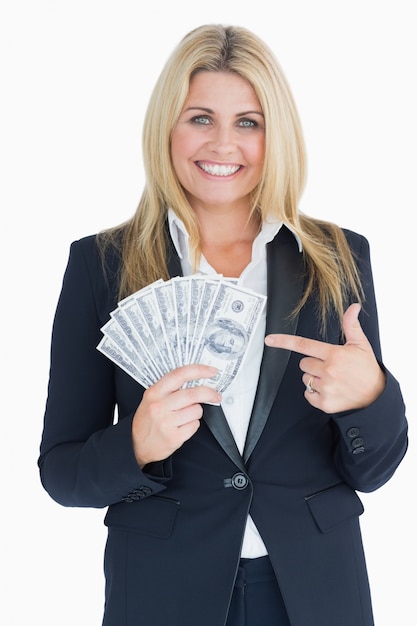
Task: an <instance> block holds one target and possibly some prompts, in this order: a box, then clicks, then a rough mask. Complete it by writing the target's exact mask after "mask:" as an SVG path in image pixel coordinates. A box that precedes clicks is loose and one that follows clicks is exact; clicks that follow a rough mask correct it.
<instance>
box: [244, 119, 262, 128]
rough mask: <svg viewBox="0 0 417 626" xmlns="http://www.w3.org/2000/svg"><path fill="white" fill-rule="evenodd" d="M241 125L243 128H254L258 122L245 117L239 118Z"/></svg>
mask: <svg viewBox="0 0 417 626" xmlns="http://www.w3.org/2000/svg"><path fill="white" fill-rule="evenodd" d="M239 126H241V127H242V128H254V127H256V126H258V123H257V122H255V121H254V120H250V119H248V118H244V119H242V120H239Z"/></svg>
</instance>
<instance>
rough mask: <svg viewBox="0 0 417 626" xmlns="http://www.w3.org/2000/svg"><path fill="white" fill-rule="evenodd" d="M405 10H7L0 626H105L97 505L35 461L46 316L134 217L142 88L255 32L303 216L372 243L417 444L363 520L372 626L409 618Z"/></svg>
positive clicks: (62, 5) (235, 5) (1, 131)
mask: <svg viewBox="0 0 417 626" xmlns="http://www.w3.org/2000/svg"><path fill="white" fill-rule="evenodd" d="M413 5H414V2H412V0H410V1H407V0H395V1H391V2H388V1H385V0H359V1H358V0H350V1H349V2H342V1H338V0H328V1H326V0H314V1H311V0H273V1H272V0H256V1H255V0H253V1H251V2H249V1H247V0H210V2H203V3H202V2H195V1H193V2H191V1H187V0H176V1H173V2H172V1H169V2H165V1H161V0H155V1H153V2H150V1H149V2H147V1H144V0H118V1H116V0H114V1H109V0H82V1H80V0H72V1H65V0H63V1H59V0H57V1H55V2H54V1H49V2H48V1H47V0H37V1H36V2H35V1H31V0H26V1H24V0H23V1H22V0H9V1H7V0H5V1H3V2H1V5H0V6H1V8H0V63H1V83H0V84H1V97H0V107H1V115H0V176H1V183H0V194H1V198H0V203H1V204H0V206H1V223H2V229H1V232H2V234H3V236H2V239H1V246H0V249H1V255H2V259H1V263H0V267H1V271H2V279H1V297H2V307H1V315H2V324H1V326H2V328H3V331H2V346H3V348H2V357H3V359H2V360H3V374H2V389H3V391H2V397H3V407H4V408H3V420H2V433H3V435H2V446H1V448H2V450H1V455H0V462H1V471H0V476H1V481H2V487H1V489H2V513H1V533H0V537H1V542H2V544H3V545H2V546H0V550H1V552H0V554H1V562H2V565H1V569H2V572H3V577H2V583H1V595H2V598H1V600H0V612H1V615H0V622H1V623H2V624H5V625H6V624H7V626H26V625H28V624H43V625H44V626H52V625H53V626H56V625H57V624H59V626H73V625H74V624H79V625H81V626H99V624H100V623H101V615H102V604H103V588H104V580H103V575H102V553H103V547H104V541H105V529H104V526H103V523H102V519H103V514H104V511H101V510H82V509H65V508H63V507H60V506H59V505H58V504H55V503H54V502H53V501H52V500H50V499H49V496H47V494H46V493H45V492H44V491H43V490H42V488H41V486H40V482H39V478H38V472H37V467H36V461H37V456H38V447H39V440H40V435H41V429H42V419H43V410H44V403H45V397H46V385H47V377H48V367H49V341H50V331H51V323H52V317H53V314H54V310H55V305H56V301H57V298H58V294H59V289H60V286H61V280H62V275H63V272H64V269H65V265H66V261H67V257H68V249H69V245H70V243H71V241H72V240H74V239H76V238H79V237H82V236H84V235H87V234H90V233H94V232H96V231H97V230H100V229H102V228H105V227H108V226H111V225H114V224H117V223H119V222H121V221H123V220H125V219H126V218H128V217H130V216H131V215H132V213H133V212H134V210H135V209H136V204H137V201H138V199H139V196H140V192H141V189H142V184H143V177H142V165H141V150H140V141H141V128H142V121H143V115H144V109H145V107H146V104H147V101H148V97H149V95H150V91H151V88H152V87H153V84H154V82H155V80H156V78H157V75H158V73H159V71H160V69H161V68H162V65H163V63H164V62H165V60H166V58H167V56H168V54H169V53H170V52H171V50H172V48H173V47H174V46H175V45H176V43H177V42H178V41H179V39H180V38H181V37H182V36H183V35H184V34H185V33H186V32H188V30H190V29H191V28H193V27H195V26H199V25H200V24H203V23H209V22H222V23H233V24H240V25H243V26H247V27H249V28H251V29H252V30H253V31H255V32H256V33H257V34H258V35H260V36H261V37H262V38H263V39H264V40H265V41H266V42H267V43H268V44H269V45H270V46H271V47H272V49H273V50H274V52H275V53H276V55H277V57H278V59H279V60H280V62H281V64H282V66H283V68H284V70H285V72H286V74H287V76H288V79H289V81H290V84H291V86H292V89H293V92H294V95H295V98H296V101H297V103H298V107H299V111H300V115H301V119H302V122H303V126H304V131H305V138H306V143H307V149H308V157H309V177H308V185H307V189H306V192H305V194H304V197H303V202H302V207H301V208H302V209H303V210H304V211H305V212H307V213H309V214H311V215H313V216H317V217H323V218H327V219H330V220H332V221H335V222H337V223H338V224H340V225H342V226H346V227H348V228H351V229H354V230H358V231H360V232H361V233H363V234H365V235H366V236H367V237H368V239H369V241H370V243H371V251H372V261H373V268H374V278H375V285H376V291H377V298H378V302H379V313H380V326H381V336H382V344H383V353H384V358H385V362H386V364H387V366H388V367H389V369H391V371H392V372H393V373H394V374H395V375H396V376H397V378H398V379H399V380H400V381H401V383H402V388H403V393H404V397H405V400H406V405H407V413H408V417H409V421H410V436H411V443H410V448H409V452H408V454H407V456H406V457H405V460H404V462H403V463H402V465H401V466H400V468H399V469H398V470H397V472H396V474H395V475H394V477H393V478H392V480H391V481H390V482H389V483H388V484H387V485H385V486H384V487H383V488H382V489H380V490H379V491H378V492H375V493H373V494H366V495H364V496H363V501H364V504H365V507H366V512H365V514H364V515H363V516H362V528H363V534H364V541H365V546H366V551H367V558H368V568H369V573H370V578H371V584H372V590H373V598H374V610H375V618H376V625H377V626H393V625H395V626H397V625H398V626H415V624H416V623H417V618H416V610H415V597H414V596H415V593H416V581H415V576H414V574H413V572H414V571H415V570H414V569H413V570H410V569H409V566H415V561H416V559H417V550H416V529H415V517H414V516H413V513H412V506H414V505H413V502H414V503H415V498H414V491H415V478H414V476H415V472H416V457H415V412H416V393H415V391H416V390H415V386H416V379H417V366H416V361H415V353H416V340H415V311H414V305H415V288H416V277H415V261H414V259H415V226H414V218H415V212H416V173H415V172H416V145H417V132H416V122H415V117H416V111H417V98H416V64H415V61H416V58H417V56H416V55H417V46H416V34H415V33H416V29H415V26H416V23H415V18H414V15H413ZM162 601H163V600H162ZM144 626H146V625H144ZM167 626H170V625H167ZM196 626H198V625H196ZM213 626H216V625H213ZM260 626H262V625H260ZM312 626H313V625H312ZM314 626H319V625H314ZM335 626H337V624H335Z"/></svg>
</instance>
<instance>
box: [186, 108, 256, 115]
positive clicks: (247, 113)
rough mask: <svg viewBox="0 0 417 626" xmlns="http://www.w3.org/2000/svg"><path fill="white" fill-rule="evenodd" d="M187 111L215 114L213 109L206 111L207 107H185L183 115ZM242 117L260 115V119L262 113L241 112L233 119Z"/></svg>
mask: <svg viewBox="0 0 417 626" xmlns="http://www.w3.org/2000/svg"><path fill="white" fill-rule="evenodd" d="M187 111H205V112H206V113H210V115H214V114H215V112H214V111H213V109H208V108H207V107H187V108H186V109H185V111H184V113H186V112H187ZM243 115H260V116H261V117H264V114H263V113H262V111H242V112H241V113H236V115H235V117H242V116H243Z"/></svg>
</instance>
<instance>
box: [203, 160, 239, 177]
mask: <svg viewBox="0 0 417 626" xmlns="http://www.w3.org/2000/svg"><path fill="white" fill-rule="evenodd" d="M196 164H197V165H198V167H199V168H200V169H202V170H203V172H206V173H207V174H211V175H212V176H231V175H232V174H236V172H237V171H239V170H240V168H241V167H242V166H241V165H219V164H217V163H216V164H215V165H210V164H208V163H203V162H202V161H196Z"/></svg>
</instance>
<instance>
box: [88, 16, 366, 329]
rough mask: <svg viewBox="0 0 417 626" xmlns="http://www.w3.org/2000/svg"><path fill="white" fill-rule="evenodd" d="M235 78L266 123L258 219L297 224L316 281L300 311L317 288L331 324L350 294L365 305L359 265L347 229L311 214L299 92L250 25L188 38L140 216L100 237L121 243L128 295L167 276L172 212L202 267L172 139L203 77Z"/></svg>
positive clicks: (161, 102)
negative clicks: (303, 209)
mask: <svg viewBox="0 0 417 626" xmlns="http://www.w3.org/2000/svg"><path fill="white" fill-rule="evenodd" d="M199 71H209V72H233V73H235V74H237V75H238V76H240V77H241V78H243V79H245V80H247V81H248V82H249V83H250V85H251V86H252V88H253V89H254V91H255V93H256V95H257V97H258V99H259V102H260V104H261V107H262V111H263V114H264V117H265V158H264V167H263V172H262V176H261V179H260V181H259V183H258V185H257V186H256V188H255V189H254V190H253V192H252V213H255V212H257V213H259V215H260V216H261V217H262V219H267V218H268V217H269V218H274V219H278V220H282V221H283V222H285V223H287V224H289V225H290V226H291V227H292V228H293V229H294V231H295V232H296V233H297V234H298V236H299V237H300V239H301V242H302V244H303V252H304V255H305V257H306V261H307V267H308V277H309V278H308V284H307V289H306V291H305V293H304V295H303V298H302V300H301V302H300V303H299V305H298V307H297V311H298V310H300V309H301V307H302V306H303V305H304V303H305V301H306V300H307V298H308V297H309V296H310V295H311V293H312V291H313V290H314V289H315V290H317V293H318V300H319V303H320V307H319V308H320V311H321V316H322V319H323V321H324V320H325V318H326V315H327V313H328V312H329V311H330V310H331V309H334V310H336V311H337V312H338V313H339V316H340V317H341V316H342V315H343V310H344V308H345V305H346V301H347V297H348V294H352V293H353V295H354V297H355V299H356V300H358V301H359V300H360V296H361V288H360V283H359V277H358V273H357V270H356V265H355V263H354V260H353V259H352V256H351V253H350V250H349V247H348V244H347V242H346V240H345V237H344V235H343V232H342V230H341V229H340V228H338V227H337V226H336V225H334V224H330V223H328V222H322V221H319V220H315V219H313V218H309V217H307V216H305V215H302V214H301V213H300V212H299V209H298V204H299V200H300V197H301V194H302V191H303V188H304V183H305V175H306V155H305V147H304V139H303V133H302V129H301V124H300V120H299V116H298V112H297V109H296V106H295V103H294V99H293V96H292V94H291V90H290V88H289V85H288V83H287V80H286V78H285V75H284V73H283V71H282V69H281V67H280V65H279V63H278V62H277V60H276V58H275V56H274V54H273V53H272V52H271V50H270V49H269V47H268V46H267V45H266V44H265V43H264V42H263V41H262V40H261V39H259V38H258V37H257V36H256V35H254V34H253V33H252V32H250V31H248V30H247V29H245V28H242V27H236V26H222V25H205V26H201V27H199V28H196V29H194V30H192V31H191V32H189V33H188V34H187V35H186V36H185V37H184V38H183V39H182V41H180V43H179V45H178V46H177V47H176V48H175V50H174V51H173V52H172V54H171V56H170V57H169V59H168V61H167V63H166V64H165V67H164V68H163V70H162V72H161V74H160V76H159V79H158V81H157V83H156V85H155V88H154V90H153V93H152V95H151V98H150V101H149V104H148V109H147V113H146V116H145V122H144V130H143V139H142V148H143V158H144V167H145V180H146V182H145V187H144V190H143V193H142V197H141V200H140V202H139V206H138V209H137V211H136V213H135V215H134V216H133V217H132V218H131V219H130V220H129V221H128V222H126V223H125V224H122V225H121V226H119V227H116V228H114V229H111V230H109V231H106V232H105V233H102V234H101V238H100V240H101V241H102V242H103V243H104V246H105V245H106V244H107V243H109V242H112V243H113V244H116V242H119V245H120V246H121V256H122V260H123V264H122V269H121V275H120V293H119V295H120V297H121V298H122V297H124V296H126V295H128V294H129V293H132V292H134V291H136V290H137V289H139V288H141V287H143V286H145V285H147V284H149V283H151V282H153V281H155V280H157V279H158V278H164V279H166V278H168V271H167V259H166V255H167V252H166V249H167V240H166V238H167V233H166V223H165V222H166V215H167V209H168V207H172V208H173V209H174V211H175V212H176V214H177V215H178V216H179V217H180V219H181V220H182V221H183V222H184V224H185V227H186V229H187V231H188V233H189V236H190V246H191V250H192V253H193V255H194V262H196V261H197V260H198V257H199V254H200V250H199V241H200V238H199V229H198V223H197V220H196V216H195V214H194V212H193V210H192V208H191V206H190V204H189V203H188V201H187V199H186V196H185V194H184V191H183V189H182V187H181V185H180V183H179V181H178V178H177V176H176V174H175V171H174V168H173V165H172V159H171V135H172V132H173V130H174V128H175V125H176V123H177V120H178V118H179V115H180V113H181V111H182V108H183V105H184V102H185V100H186V98H187V95H188V91H189V85H190V81H191V79H192V77H193V76H194V74H195V73H196V72H199Z"/></svg>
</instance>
